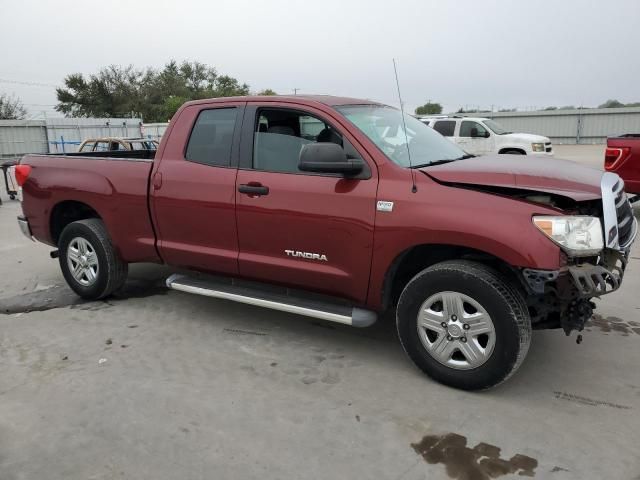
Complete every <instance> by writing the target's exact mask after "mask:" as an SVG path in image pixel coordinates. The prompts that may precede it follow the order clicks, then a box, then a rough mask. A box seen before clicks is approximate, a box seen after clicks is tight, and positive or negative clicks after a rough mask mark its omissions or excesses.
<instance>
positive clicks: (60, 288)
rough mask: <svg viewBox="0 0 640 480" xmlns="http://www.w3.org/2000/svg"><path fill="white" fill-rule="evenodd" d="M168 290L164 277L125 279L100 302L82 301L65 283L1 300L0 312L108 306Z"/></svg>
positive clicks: (14, 312) (86, 308)
mask: <svg viewBox="0 0 640 480" xmlns="http://www.w3.org/2000/svg"><path fill="white" fill-rule="evenodd" d="M168 291H169V289H168V288H167V287H166V286H165V284H164V281H163V280H161V279H160V280H159V279H153V280H147V279H137V278H131V279H129V280H127V283H126V284H125V285H124V287H123V288H122V289H121V290H120V291H118V292H116V293H114V294H113V295H111V296H110V297H109V298H107V299H105V300H100V301H92V300H84V299H82V298H80V297H78V296H77V295H76V294H75V293H74V292H73V290H71V289H70V288H69V287H68V286H67V285H56V286H53V287H51V288H47V289H46V290H38V291H35V292H30V293H24V294H21V295H16V296H13V297H8V298H2V299H0V314H5V315H12V314H16V313H29V312H44V311H47V310H51V309H53V308H65V307H70V308H73V309H80V310H91V311H96V310H102V309H105V308H110V307H112V306H113V305H114V303H116V302H119V301H123V300H128V299H130V298H145V297H151V296H154V295H164V294H166V293H167V292H168Z"/></svg>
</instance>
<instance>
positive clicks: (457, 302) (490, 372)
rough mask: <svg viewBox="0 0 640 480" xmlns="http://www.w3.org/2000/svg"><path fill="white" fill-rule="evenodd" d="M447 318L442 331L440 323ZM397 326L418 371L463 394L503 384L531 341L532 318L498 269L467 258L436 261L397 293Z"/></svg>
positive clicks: (517, 365)
mask: <svg viewBox="0 0 640 480" xmlns="http://www.w3.org/2000/svg"><path fill="white" fill-rule="evenodd" d="M445 303H446V306H445ZM438 308H441V310H442V311H441V312H438ZM451 312H453V313H456V312H458V315H457V316H456V315H449V314H450V313H451ZM419 313H420V317H418V314H419ZM483 315H484V316H483ZM440 317H442V318H440ZM445 317H447V318H448V319H447V320H446V322H445V323H446V328H445V326H444V325H443V324H442V323H439V324H438V320H441V321H443V322H444V321H445ZM453 317H456V319H455V321H453V320H452V318H453ZM457 317H462V319H460V318H457ZM483 318H484V319H485V320H487V319H488V322H483ZM419 323H420V324H421V326H419ZM396 325H397V328H398V336H399V338H400V341H401V343H402V346H403V348H404V350H405V352H406V353H407V355H409V357H410V358H411V360H413V362H414V363H415V364H416V365H417V366H418V368H420V369H421V370H422V371H423V372H425V373H426V374H427V375H429V376H430V377H431V378H433V379H434V380H436V381H438V382H440V383H443V384H445V385H449V386H451V387H455V388H459V389H463V390H482V389H487V388H490V387H494V386H496V385H498V384H500V383H502V382H504V381H505V380H507V379H508V378H509V377H510V376H511V375H513V374H514V373H515V371H516V370H517V369H518V367H520V365H521V364H522V362H523V360H524V358H525V356H526V355H527V351H528V350H529V344H530V342H531V319H530V318H529V313H528V310H527V307H526V304H525V302H524V299H523V298H522V296H521V295H520V293H519V292H518V291H517V290H516V288H514V287H512V286H511V285H510V284H509V283H508V281H507V280H506V279H505V278H504V277H503V276H502V275H501V274H500V273H498V272H497V271H496V270H494V269H492V268H490V267H488V266H486V265H483V264H481V263H477V262H471V261H466V260H454V261H447V262H442V263H438V264H436V265H433V266H431V267H429V268H426V269H425V270H423V271H421V272H420V273H419V274H417V275H416V276H415V277H414V278H413V279H412V280H411V281H410V282H409V283H408V284H407V286H406V287H405V289H404V290H403V292H402V294H401V295H400V299H399V302H398V307H397V310H396ZM425 325H426V326H425ZM467 329H468V330H467Z"/></svg>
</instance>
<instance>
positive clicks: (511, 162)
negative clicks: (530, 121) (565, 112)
mask: <svg viewBox="0 0 640 480" xmlns="http://www.w3.org/2000/svg"><path fill="white" fill-rule="evenodd" d="M420 170H421V171H422V172H423V173H425V174H426V175H428V176H430V177H432V178H433V179H435V180H437V181H438V182H440V183H445V184H454V185H469V186H473V185H477V186H490V187H504V188H513V189H520V190H531V191H536V192H546V193H552V194H556V195H561V196H564V197H568V198H571V199H573V200H575V201H577V202H581V201H585V200H594V199H596V198H600V196H601V189H600V181H601V179H602V174H603V172H602V171H601V170H598V169H595V168H591V167H585V166H583V165H580V164H577V163H574V162H571V161H568V160H560V159H557V158H544V157H532V156H528V155H527V156H514V155H487V156H483V157H474V158H469V159H467V160H457V161H454V162H450V163H445V164H442V165H434V166H433V167H422V168H420Z"/></svg>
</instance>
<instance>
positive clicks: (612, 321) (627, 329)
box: [585, 313, 640, 337]
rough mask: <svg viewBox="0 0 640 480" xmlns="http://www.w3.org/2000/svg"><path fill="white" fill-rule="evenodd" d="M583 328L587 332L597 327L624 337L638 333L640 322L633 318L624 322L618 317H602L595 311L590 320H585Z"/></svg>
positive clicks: (639, 333) (639, 331) (639, 332)
mask: <svg viewBox="0 0 640 480" xmlns="http://www.w3.org/2000/svg"><path fill="white" fill-rule="evenodd" d="M585 329H586V330H587V331H588V332H590V331H592V330H593V329H598V330H600V331H601V332H604V333H606V334H609V333H618V334H620V335H622V336H624V337H628V336H629V335H631V334H634V333H635V334H636V335H640V322H636V321H634V320H630V321H628V322H626V321H624V320H623V319H621V318H618V317H603V316H602V315H598V314H597V313H596V314H595V315H593V317H591V320H589V321H588V322H587V324H586V325H585Z"/></svg>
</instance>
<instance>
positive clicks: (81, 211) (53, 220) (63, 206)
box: [49, 200, 102, 245]
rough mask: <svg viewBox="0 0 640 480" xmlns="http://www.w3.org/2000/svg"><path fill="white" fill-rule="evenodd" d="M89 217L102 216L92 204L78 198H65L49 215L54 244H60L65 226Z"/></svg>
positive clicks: (100, 217) (99, 217)
mask: <svg viewBox="0 0 640 480" xmlns="http://www.w3.org/2000/svg"><path fill="white" fill-rule="evenodd" d="M88 218H98V219H101V220H102V216H101V215H100V214H99V213H98V211H97V210H96V209H95V208H93V207H92V206H91V205H89V204H87V203H85V202H80V201H77V200H64V201H61V202H58V203H57V204H56V205H55V206H54V207H53V208H52V209H51V215H50V216H49V233H50V234H51V240H52V241H53V243H54V245H58V240H59V239H60V234H61V233H62V231H63V230H64V228H65V227H66V226H67V225H69V224H70V223H72V222H76V221H78V220H86V219H88Z"/></svg>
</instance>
